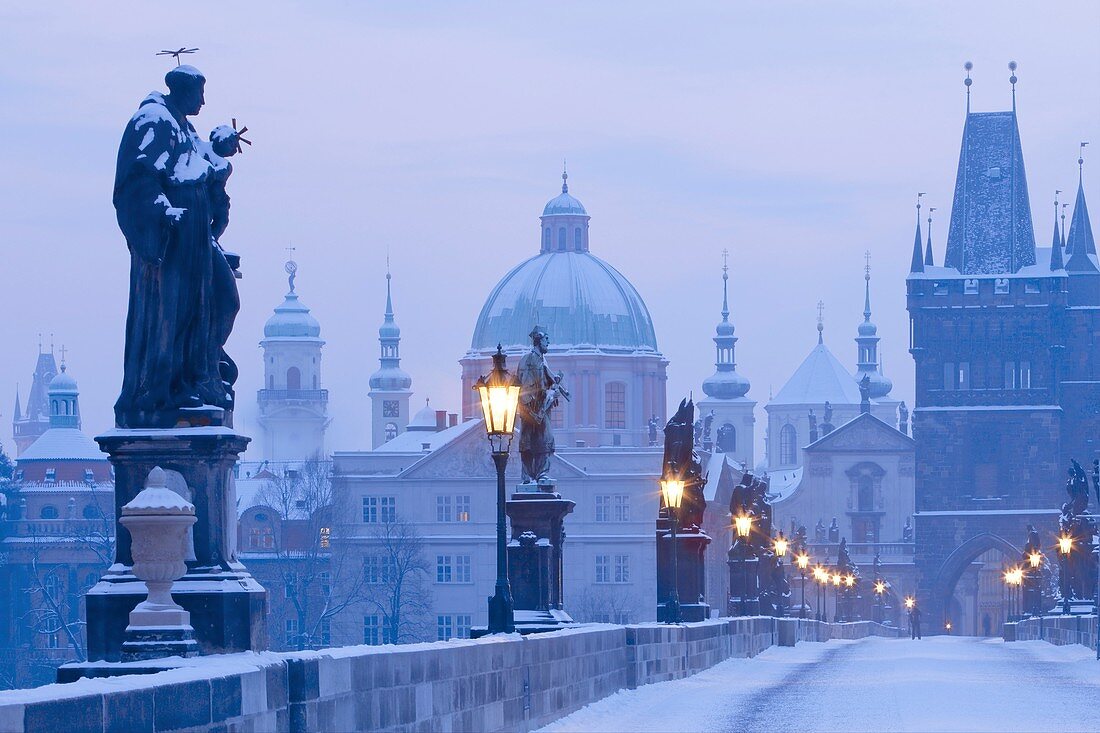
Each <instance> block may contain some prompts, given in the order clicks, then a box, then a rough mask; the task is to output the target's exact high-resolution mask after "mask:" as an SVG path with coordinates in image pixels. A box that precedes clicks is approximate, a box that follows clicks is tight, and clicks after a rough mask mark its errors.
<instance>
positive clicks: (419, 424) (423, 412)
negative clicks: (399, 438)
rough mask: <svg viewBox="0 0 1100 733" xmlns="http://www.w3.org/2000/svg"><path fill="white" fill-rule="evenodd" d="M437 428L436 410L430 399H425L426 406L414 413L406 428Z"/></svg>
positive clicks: (413, 429)
mask: <svg viewBox="0 0 1100 733" xmlns="http://www.w3.org/2000/svg"><path fill="white" fill-rule="evenodd" d="M435 428H436V420H435V410H433V409H432V404H431V402H429V401H428V400H425V401H424V406H423V407H421V408H420V410H419V411H418V412H417V413H416V414H415V415H413V417H412V420H410V421H409V425H408V427H407V428H406V430H412V431H416V430H425V431H427V430H432V431H434V430H435Z"/></svg>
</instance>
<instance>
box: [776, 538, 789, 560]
mask: <svg viewBox="0 0 1100 733" xmlns="http://www.w3.org/2000/svg"><path fill="white" fill-rule="evenodd" d="M789 545H790V543H789V542H787V540H786V539H784V538H783V535H782V534H780V535H779V538H778V539H777V540H776V541H775V554H776V555H778V556H779V557H784V556H786V554H787V547H788V546H789Z"/></svg>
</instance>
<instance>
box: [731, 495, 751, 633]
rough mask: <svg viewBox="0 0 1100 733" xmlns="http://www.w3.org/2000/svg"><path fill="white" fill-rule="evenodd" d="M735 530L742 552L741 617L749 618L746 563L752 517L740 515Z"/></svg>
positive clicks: (740, 558) (735, 522)
mask: <svg viewBox="0 0 1100 733" xmlns="http://www.w3.org/2000/svg"><path fill="white" fill-rule="evenodd" d="M733 528H734V529H735V530H736V531H737V539H738V540H739V545H740V552H739V553H738V554H739V556H740V557H739V560H740V562H741V580H742V585H741V613H740V614H739V615H741V616H747V615H748V610H747V604H746V602H745V595H746V594H747V593H748V592H749V564H748V563H747V562H746V560H747V557H746V556H747V555H748V553H749V545H748V541H749V535H750V534H751V533H752V515H750V514H739V515H738V516H736V517H734V519H733Z"/></svg>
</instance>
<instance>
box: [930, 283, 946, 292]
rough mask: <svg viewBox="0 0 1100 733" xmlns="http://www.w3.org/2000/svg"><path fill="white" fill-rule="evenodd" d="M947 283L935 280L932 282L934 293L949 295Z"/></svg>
mask: <svg viewBox="0 0 1100 733" xmlns="http://www.w3.org/2000/svg"><path fill="white" fill-rule="evenodd" d="M947 292H948V290H947V283H943V282H934V283H932V295H947Z"/></svg>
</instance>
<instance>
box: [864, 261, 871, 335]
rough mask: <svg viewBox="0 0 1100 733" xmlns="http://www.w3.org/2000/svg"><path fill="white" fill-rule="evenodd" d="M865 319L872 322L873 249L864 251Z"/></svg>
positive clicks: (865, 321)
mask: <svg viewBox="0 0 1100 733" xmlns="http://www.w3.org/2000/svg"><path fill="white" fill-rule="evenodd" d="M863 261H864V264H863V321H864V323H870V322H871V250H867V251H866V252H864V253H863Z"/></svg>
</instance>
